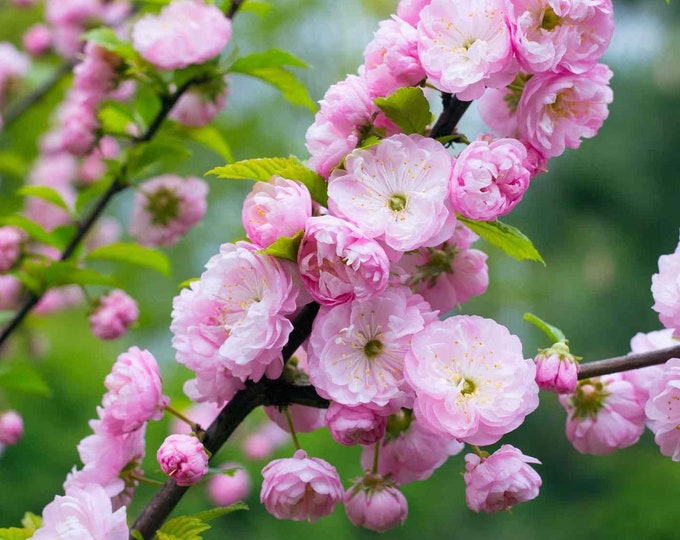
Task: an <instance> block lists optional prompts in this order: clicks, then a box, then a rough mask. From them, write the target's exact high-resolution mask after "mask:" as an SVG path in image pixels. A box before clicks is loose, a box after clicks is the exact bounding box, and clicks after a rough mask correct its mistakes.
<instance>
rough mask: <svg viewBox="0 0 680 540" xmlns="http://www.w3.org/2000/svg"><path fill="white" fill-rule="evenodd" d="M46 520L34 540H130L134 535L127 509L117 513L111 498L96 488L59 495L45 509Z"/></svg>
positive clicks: (73, 490) (90, 486)
mask: <svg viewBox="0 0 680 540" xmlns="http://www.w3.org/2000/svg"><path fill="white" fill-rule="evenodd" d="M42 518H43V522H42V527H40V528H39V529H38V530H37V531H36V532H35V534H34V535H33V536H32V538H33V539H34V540H55V539H57V538H74V539H75V538H82V539H86V538H92V539H95V538H96V539H97V540H127V539H128V538H129V535H130V531H129V530H128V526H127V516H126V509H125V507H123V508H119V509H118V510H116V511H115V512H114V511H113V509H112V507H111V500H110V499H109V496H108V495H107V494H106V492H105V491H104V490H103V489H102V488H101V487H100V486H98V485H96V484H90V485H87V486H83V487H78V486H72V487H70V488H69V489H67V490H66V493H65V494H64V496H60V495H57V496H56V497H55V498H54V500H53V501H52V502H51V503H49V504H48V505H47V506H46V507H45V508H44V509H43V513H42Z"/></svg>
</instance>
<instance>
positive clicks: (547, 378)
mask: <svg viewBox="0 0 680 540" xmlns="http://www.w3.org/2000/svg"><path fill="white" fill-rule="evenodd" d="M578 360H579V359H578V358H577V357H575V356H574V355H572V354H571V353H570V352H569V346H568V345H567V344H566V343H565V342H564V341H560V342H558V343H555V344H554V345H553V346H552V347H550V348H549V349H542V350H540V351H539V352H538V354H537V355H536V358H534V361H535V362H536V384H538V387H539V388H541V389H542V390H549V391H551V392H556V393H558V394H571V393H573V392H574V390H576V383H577V382H578V371H579V366H578Z"/></svg>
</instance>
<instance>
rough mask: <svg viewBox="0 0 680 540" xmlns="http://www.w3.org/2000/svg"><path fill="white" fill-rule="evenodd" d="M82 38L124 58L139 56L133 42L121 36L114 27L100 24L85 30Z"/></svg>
mask: <svg viewBox="0 0 680 540" xmlns="http://www.w3.org/2000/svg"><path fill="white" fill-rule="evenodd" d="M80 39H81V40H83V41H91V42H92V43H96V44H97V45H99V46H100V47H103V48H104V49H106V50H107V51H111V52H112V53H114V54H116V55H118V56H120V57H121V58H122V59H123V60H132V59H136V58H138V57H139V55H138V54H137V51H135V49H134V47H133V46H132V44H131V43H130V42H128V41H125V40H123V39H121V38H119V37H118V36H117V35H116V32H115V31H114V30H113V29H112V28H108V27H106V26H100V27H99V28H94V29H92V30H90V31H88V32H85V33H84V34H83V35H82V36H80Z"/></svg>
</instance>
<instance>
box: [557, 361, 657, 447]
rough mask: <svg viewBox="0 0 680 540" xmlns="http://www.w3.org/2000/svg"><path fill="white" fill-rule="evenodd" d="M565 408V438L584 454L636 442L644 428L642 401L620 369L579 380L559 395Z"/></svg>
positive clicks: (626, 445)
mask: <svg viewBox="0 0 680 540" xmlns="http://www.w3.org/2000/svg"><path fill="white" fill-rule="evenodd" d="M560 403H561V404H562V406H563V407H564V409H565V410H566V411H567V426H566V433H567V438H568V439H569V441H571V444H573V445H574V448H576V450H578V451H579V452H581V453H583V454H595V455H604V454H610V453H611V452H613V451H614V450H618V449H619V448H626V447H628V446H631V445H633V444H635V443H636V442H637V441H638V439H639V438H640V435H642V432H643V431H644V429H645V413H644V404H643V403H640V401H639V397H638V394H637V391H636V389H635V387H634V386H633V385H632V384H631V383H630V382H628V381H627V380H625V379H624V378H623V376H622V375H621V374H620V373H614V374H612V375H603V376H602V377H596V378H593V379H586V380H584V381H581V382H580V383H579V385H578V386H577V388H576V392H575V393H574V394H572V395H570V396H566V395H562V396H560Z"/></svg>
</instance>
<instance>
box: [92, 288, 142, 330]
mask: <svg viewBox="0 0 680 540" xmlns="http://www.w3.org/2000/svg"><path fill="white" fill-rule="evenodd" d="M138 317H139V309H138V308H137V302H135V300H134V299H133V298H131V297H130V296H128V295H127V294H126V292H125V291H122V290H120V289H115V290H113V291H111V292H110V293H109V294H107V295H106V296H102V297H101V298H100V299H99V302H98V304H97V307H96V308H95V310H94V311H93V312H92V314H91V315H90V329H91V330H92V333H93V334H94V335H95V336H96V337H98V338H99V339H117V338H119V337H121V336H122V335H125V334H126V333H127V331H128V328H129V327H130V325H131V324H133V323H135V322H136V321H137V318H138Z"/></svg>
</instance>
